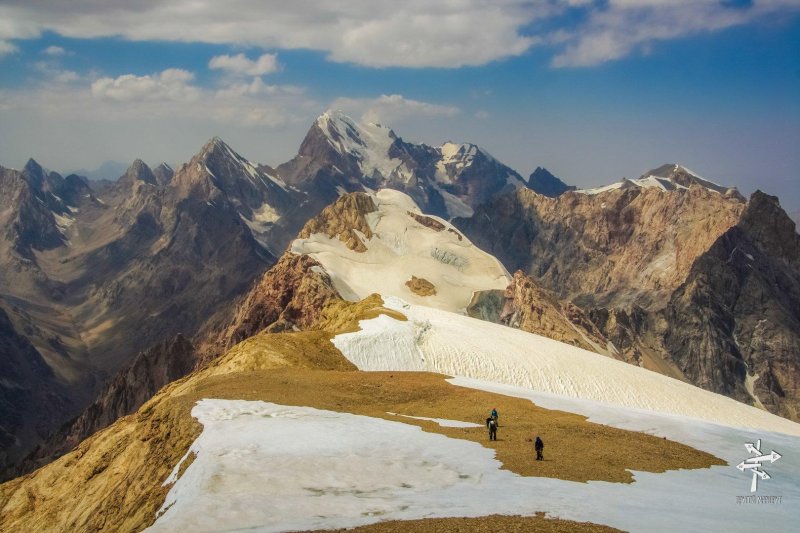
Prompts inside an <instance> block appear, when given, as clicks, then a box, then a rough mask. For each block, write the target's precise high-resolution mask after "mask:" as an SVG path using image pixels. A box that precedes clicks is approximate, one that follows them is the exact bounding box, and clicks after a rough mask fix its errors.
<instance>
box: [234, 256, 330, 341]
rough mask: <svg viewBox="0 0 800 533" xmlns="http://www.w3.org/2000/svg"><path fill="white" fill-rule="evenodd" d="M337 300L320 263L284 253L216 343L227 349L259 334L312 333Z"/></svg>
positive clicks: (237, 311)
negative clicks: (332, 303)
mask: <svg viewBox="0 0 800 533" xmlns="http://www.w3.org/2000/svg"><path fill="white" fill-rule="evenodd" d="M340 299H341V298H340V296H339V293H338V292H336V290H335V289H334V288H333V284H332V282H331V279H330V277H329V276H328V275H327V274H326V273H325V271H324V270H322V267H321V265H320V264H319V263H317V262H316V261H315V260H313V259H312V258H310V257H308V256H306V255H296V254H293V253H291V252H287V253H285V254H284V255H283V257H281V259H280V260H279V261H278V263H277V264H276V265H275V266H274V267H272V268H271V269H270V270H269V271H268V272H267V273H266V274H264V276H263V277H262V278H261V279H260V280H259V281H258V283H256V285H255V286H254V287H253V289H252V290H251V291H250V292H249V293H248V294H247V296H246V297H245V298H244V300H243V301H242V303H241V304H240V305H239V307H238V309H237V310H236V312H235V314H234V318H233V320H232V321H231V323H230V325H229V326H228V327H227V328H226V329H225V330H224V332H223V334H222V336H221V338H220V341H218V342H219V344H220V345H221V346H222V347H223V349H227V348H229V347H231V346H233V345H234V344H236V343H238V342H240V341H242V340H244V339H246V338H248V337H252V336H253V335H255V334H256V333H258V332H260V331H269V332H280V331H292V330H294V329H312V328H313V327H314V326H315V325H316V324H317V321H318V320H319V318H320V314H321V312H322V309H324V307H325V306H326V305H327V304H328V302H330V301H332V300H340Z"/></svg>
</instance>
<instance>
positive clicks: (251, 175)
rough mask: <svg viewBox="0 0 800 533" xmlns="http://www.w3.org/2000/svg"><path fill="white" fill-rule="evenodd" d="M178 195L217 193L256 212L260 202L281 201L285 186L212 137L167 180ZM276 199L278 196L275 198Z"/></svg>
mask: <svg viewBox="0 0 800 533" xmlns="http://www.w3.org/2000/svg"><path fill="white" fill-rule="evenodd" d="M170 184H171V186H173V187H174V188H175V189H176V190H178V191H179V192H180V193H181V194H182V195H184V196H185V195H187V194H190V193H191V194H194V193H192V191H195V193H196V192H198V191H200V192H201V193H202V197H203V198H205V199H209V198H211V197H213V196H216V195H217V194H218V193H219V192H222V193H224V194H225V195H226V196H227V197H228V198H229V199H230V200H233V201H234V202H235V203H239V204H242V205H245V206H247V207H248V208H249V209H250V208H251V209H257V208H258V207H260V206H261V205H262V204H263V202H264V201H266V200H270V201H281V199H282V198H283V197H285V196H286V195H287V194H288V193H287V191H286V184H285V183H283V181H281V180H280V179H279V178H278V177H277V176H274V175H270V174H269V173H267V172H266V171H265V170H264V169H263V168H262V167H259V166H257V165H256V164H254V163H252V162H251V161H249V160H248V159H246V158H245V157H243V156H241V155H240V154H239V153H237V152H236V151H235V150H233V148H231V147H230V146H229V145H228V144H227V143H226V142H225V141H223V140H222V139H220V138H219V137H213V138H212V139H211V140H209V141H208V142H207V143H206V144H205V145H203V148H202V149H201V150H200V152H198V153H197V154H196V155H195V156H194V157H193V158H192V160H191V161H189V163H187V164H184V165H182V166H181V168H180V169H179V170H178V171H177V172H176V173H175V175H174V177H173V178H172V180H171V181H170ZM276 197H280V198H277V199H276Z"/></svg>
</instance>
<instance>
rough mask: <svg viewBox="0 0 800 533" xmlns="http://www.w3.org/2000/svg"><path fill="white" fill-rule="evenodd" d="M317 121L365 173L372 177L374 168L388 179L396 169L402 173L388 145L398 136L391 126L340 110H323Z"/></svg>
mask: <svg viewBox="0 0 800 533" xmlns="http://www.w3.org/2000/svg"><path fill="white" fill-rule="evenodd" d="M316 125H317V127H318V128H319V130H320V131H321V132H322V133H323V134H324V135H325V138H326V140H327V142H328V144H329V145H330V146H331V147H333V149H334V150H336V151H337V152H339V153H340V154H342V155H350V156H352V157H355V158H356V159H357V160H358V166H359V167H360V169H361V172H362V173H363V174H364V175H365V176H368V177H372V176H373V175H374V174H375V173H376V172H377V173H379V174H380V175H381V176H382V178H383V179H388V178H389V177H390V176H391V175H392V174H393V173H394V172H395V171H399V172H400V173H401V174H405V172H403V169H402V168H400V167H401V166H402V164H403V162H402V161H401V160H400V159H397V158H395V157H391V156H390V155H389V149H390V148H391V146H392V144H393V143H394V142H395V141H396V140H397V135H395V133H394V132H393V131H392V130H391V129H390V128H387V127H386V126H382V125H380V124H374V123H357V122H356V121H354V120H353V119H352V118H350V117H349V116H348V115H346V114H345V113H343V112H342V111H339V110H328V111H326V112H325V113H323V114H322V115H320V116H319V118H317V122H316Z"/></svg>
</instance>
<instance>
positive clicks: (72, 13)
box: [0, 0, 800, 211]
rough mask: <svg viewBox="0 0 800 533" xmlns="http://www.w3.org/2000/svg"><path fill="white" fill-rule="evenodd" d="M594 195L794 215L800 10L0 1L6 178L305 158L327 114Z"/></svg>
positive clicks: (644, 2)
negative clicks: (674, 177) (686, 190)
mask: <svg viewBox="0 0 800 533" xmlns="http://www.w3.org/2000/svg"><path fill="white" fill-rule="evenodd" d="M330 108H337V109H342V110H343V111H345V112H347V113H348V114H350V115H351V116H353V117H354V118H355V119H359V120H364V121H370V122H379V123H381V124H384V125H387V126H390V127H392V128H393V129H394V130H395V132H396V133H397V134H398V135H400V136H401V137H403V138H404V139H405V140H407V141H412V142H425V143H427V144H431V145H439V144H441V143H443V142H445V141H448V140H449V141H456V142H473V143H476V144H478V145H480V146H482V147H484V148H485V149H486V150H488V151H489V152H490V153H492V154H493V155H494V156H495V157H497V158H498V159H499V160H501V161H503V162H504V163H506V164H507V165H509V166H511V167H512V168H514V169H516V170H517V171H518V172H520V173H521V174H523V175H525V176H527V175H528V174H529V173H530V172H532V171H533V170H534V169H535V168H536V167H537V166H544V167H546V168H548V169H549V170H551V171H552V172H553V173H554V174H556V175H557V176H559V177H561V178H562V179H563V180H564V181H565V182H567V183H569V184H574V185H578V186H581V187H590V186H597V185H603V184H607V183H611V182H613V181H617V180H618V179H620V178H621V177H623V176H624V177H629V178H634V177H638V176H639V175H640V174H642V173H644V172H645V171H647V170H648V169H651V168H655V167H658V166H660V165H661V164H663V163H680V164H683V165H685V166H687V167H689V168H691V169H692V170H694V171H696V172H697V173H698V174H700V175H702V176H704V177H706V178H709V179H711V180H713V181H716V182H719V183H721V184H724V185H729V186H737V187H739V189H740V190H741V191H742V192H743V193H745V194H749V193H751V192H752V191H753V190H755V189H757V188H760V189H762V190H764V191H765V192H767V193H770V194H774V195H777V196H779V197H780V199H781V203H782V205H783V206H784V207H785V208H786V209H787V210H788V211H796V210H798V209H800V186H798V184H800V172H798V169H800V0H752V1H748V0H669V1H668V0H531V1H522V0H440V1H438V2H429V1H423V0H407V1H405V2H396V1H391V2H389V1H383V0H348V1H340V2H324V3H323V2H311V1H309V0H296V1H293V2H285V1H260V0H230V1H227V2H214V1H210V0H141V1H139V2H127V1H124V0H75V1H71V2H59V1H39V2H30V1H28V0H0V165H3V166H9V167H15V168H19V167H21V166H22V165H24V164H25V161H27V159H28V158H29V157H33V158H35V159H36V160H37V161H39V162H40V163H42V164H43V165H45V166H47V167H48V168H51V169H53V170H57V171H59V172H66V171H70V170H75V169H81V168H85V169H93V168H96V167H98V166H99V165H100V164H101V163H102V162H104V161H108V160H112V161H119V162H123V163H126V164H127V163H130V162H132V161H133V160H134V159H136V158H141V159H143V160H145V161H146V162H148V163H151V164H158V163H159V162H161V161H166V162H168V163H170V164H172V165H176V164H179V163H181V162H184V161H187V160H189V159H190V158H191V156H192V155H193V154H195V153H196V152H198V151H199V150H200V148H201V147H202V145H203V144H204V143H205V142H206V141H207V140H208V139H210V138H211V137H214V136H219V137H221V138H222V139H223V140H225V141H226V142H228V144H230V145H231V146H232V147H233V148H234V149H235V150H237V151H238V152H240V153H241V154H242V155H244V156H245V157H247V158H248V159H251V160H253V161H257V162H261V163H267V164H270V165H273V166H276V165H278V164H280V163H282V162H284V161H287V160H289V159H290V158H291V157H293V156H294V155H295V154H296V153H297V149H298V147H299V145H300V143H301V142H302V139H303V137H304V135H305V133H306V132H307V131H308V128H309V127H310V125H311V124H312V123H313V121H314V120H315V118H316V117H317V116H318V115H320V114H321V113H322V112H324V111H325V110H326V109H330Z"/></svg>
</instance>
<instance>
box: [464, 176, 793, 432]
mask: <svg viewBox="0 0 800 533" xmlns="http://www.w3.org/2000/svg"><path fill="white" fill-rule="evenodd" d="M655 178H658V180H655ZM640 180H643V181H641V182H640V183H639V184H632V185H629V186H624V184H623V186H618V187H617V186H614V187H607V188H600V189H596V190H593V191H587V192H583V191H577V192H567V193H565V194H562V195H561V196H559V197H558V198H555V199H551V198H545V197H543V196H540V195H536V194H533V193H531V192H530V191H527V190H520V191H517V193H516V194H514V195H508V196H505V197H502V198H498V199H497V200H495V201H493V202H490V203H488V204H487V205H486V206H483V207H482V208H480V209H479V210H478V211H477V212H476V214H475V216H473V217H471V218H470V219H462V220H458V221H456V223H457V225H459V226H460V227H461V228H462V229H463V230H464V232H465V233H466V234H467V236H468V237H470V238H471V239H472V240H473V241H475V242H477V243H478V244H479V245H482V246H484V247H485V248H486V249H488V250H489V251H491V252H492V253H494V254H496V255H497V256H498V257H499V258H500V259H501V260H502V261H503V262H504V264H505V265H506V266H507V267H509V268H521V269H523V270H524V271H525V272H527V273H529V274H530V275H531V277H532V278H533V279H534V280H535V282H536V283H538V284H541V285H542V286H543V287H544V288H545V289H547V290H550V291H553V292H554V293H555V294H556V295H557V296H558V297H559V298H560V299H565V300H568V301H571V302H573V303H574V304H577V305H579V306H580V307H581V308H582V309H584V310H585V312H586V315H585V316H587V317H588V319H589V320H590V322H591V323H592V324H593V325H595V326H596V327H597V329H598V330H599V332H600V334H601V335H602V336H603V337H604V338H606V339H608V340H609V341H610V342H611V343H613V344H614V346H615V347H616V348H617V349H618V350H619V352H620V355H621V358H623V359H625V360H627V361H629V362H632V363H634V364H639V365H641V366H645V367H647V368H650V369H652V370H656V371H659V372H662V373H664V374H667V375H670V376H673V377H676V378H678V379H685V380H687V381H690V382H692V383H694V384H696V385H699V386H701V387H704V388H706V389H709V390H713V391H715V392H719V393H722V394H726V395H728V396H731V397H733V398H736V399H738V400H741V401H744V402H746V403H752V404H755V405H760V406H763V407H764V408H767V409H769V410H770V411H772V412H775V413H778V414H781V415H782V416H786V417H789V418H793V419H796V418H797V416H798V414H797V413H798V410H797V406H798V403H797V402H798V396H799V395H798V393H797V383H798V379H800V366H798V358H797V354H798V353H800V351H798V340H799V339H800V322H798V309H800V296H798V294H800V293H799V292H798V289H797V287H798V277H799V276H800V274H799V273H800V268H798V259H797V258H798V257H800V252H798V250H800V248H798V247H797V246H798V245H797V242H798V238H800V237H798V235H797V233H796V232H795V230H794V227H793V225H792V222H791V220H790V219H789V217H788V216H787V215H786V214H785V213H784V212H783V211H782V210H781V209H780V206H779V205H778V203H777V199H775V198H771V197H768V196H767V195H764V194H762V193H755V194H754V195H753V196H752V197H751V198H750V200H749V201H748V202H744V201H743V200H742V199H741V197H740V196H739V195H738V193H736V191H735V190H734V189H728V188H725V187H721V186H718V185H716V184H713V183H711V182H708V181H707V180H704V179H702V178H697V177H696V176H695V175H694V174H692V173H689V172H688V171H685V170H684V169H682V167H679V166H677V165H669V166H665V167H661V168H660V169H656V170H654V171H650V172H649V173H647V176H644V177H643V178H640ZM654 180H655V181H654ZM659 180H668V182H666V184H665V182H662V181H659ZM630 183H633V182H630ZM670 183H673V184H677V185H674V186H670V185H669V184H670ZM709 184H710V185H709ZM539 299H541V297H539ZM534 327H548V326H545V325H543V324H538V325H535V326H534ZM550 327H551V326H550Z"/></svg>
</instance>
